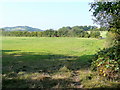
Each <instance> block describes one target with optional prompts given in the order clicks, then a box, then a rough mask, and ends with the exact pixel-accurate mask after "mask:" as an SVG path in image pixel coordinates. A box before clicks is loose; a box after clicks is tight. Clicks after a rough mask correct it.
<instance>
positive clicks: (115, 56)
mask: <svg viewBox="0 0 120 90" xmlns="http://www.w3.org/2000/svg"><path fill="white" fill-rule="evenodd" d="M99 1H101V2H93V3H91V9H90V11H93V16H94V21H95V22H96V23H98V24H99V25H101V26H104V27H106V28H107V29H108V31H109V36H110V37H108V39H107V40H108V41H111V43H112V44H113V45H112V46H110V47H108V48H105V49H103V50H101V51H100V52H98V53H97V54H96V57H95V59H94V61H93V62H92V67H93V68H96V69H97V71H98V73H99V74H100V75H102V76H106V77H108V78H116V77H118V78H119V75H120V73H119V72H120V58H119V57H120V53H119V51H120V1H117V0H111V2H108V1H109V0H99ZM113 1H114V2H113ZM110 39H111V40H110Z"/></svg>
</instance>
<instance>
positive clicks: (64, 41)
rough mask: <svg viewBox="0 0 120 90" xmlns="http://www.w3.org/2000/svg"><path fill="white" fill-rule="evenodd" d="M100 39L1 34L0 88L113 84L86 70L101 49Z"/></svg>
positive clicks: (73, 86)
mask: <svg viewBox="0 0 120 90" xmlns="http://www.w3.org/2000/svg"><path fill="white" fill-rule="evenodd" d="M104 42H105V40H104V39H93V38H77V37H76V38H75V37H74V38H72V37H40V38H37V37H3V39H2V45H3V47H2V54H3V58H2V65H3V67H2V73H3V74H2V75H3V76H2V77H3V88H66V87H67V88H96V87H108V86H112V85H113V84H114V83H110V82H108V81H106V80H105V81H103V80H104V79H103V78H101V77H99V76H98V75H97V74H96V73H95V72H92V71H91V70H90V63H91V61H92V58H93V56H94V54H95V53H96V52H97V51H98V50H99V49H102V48H104ZM115 85H116V84H115ZM113 87H114V85H113Z"/></svg>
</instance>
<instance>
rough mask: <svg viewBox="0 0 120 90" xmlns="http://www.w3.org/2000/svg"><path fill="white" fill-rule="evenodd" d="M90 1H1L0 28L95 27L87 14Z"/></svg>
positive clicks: (89, 13) (89, 14)
mask: <svg viewBox="0 0 120 90" xmlns="http://www.w3.org/2000/svg"><path fill="white" fill-rule="evenodd" d="M89 1H92V0H1V1H0V11H1V12H0V27H8V26H31V27H36V28H40V29H42V30H45V29H58V28H60V27H63V26H76V25H96V24H93V21H92V16H91V15H92V13H91V12H89V9H90V5H88V4H89Z"/></svg>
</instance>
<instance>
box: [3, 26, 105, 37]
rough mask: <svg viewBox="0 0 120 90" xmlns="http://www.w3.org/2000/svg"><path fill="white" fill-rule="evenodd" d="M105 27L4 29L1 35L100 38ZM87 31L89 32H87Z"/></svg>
mask: <svg viewBox="0 0 120 90" xmlns="http://www.w3.org/2000/svg"><path fill="white" fill-rule="evenodd" d="M104 30H105V28H104V27H102V28H99V29H98V28H97V27H96V26H74V27H69V26H68V27H62V28H59V29H58V30H53V29H48V30H45V31H36V32H35V31H34V32H30V31H5V30H4V29H3V30H2V35H3V36H16V37H84V38H89V37H92V38H100V37H101V36H100V31H104ZM88 31H89V32H88Z"/></svg>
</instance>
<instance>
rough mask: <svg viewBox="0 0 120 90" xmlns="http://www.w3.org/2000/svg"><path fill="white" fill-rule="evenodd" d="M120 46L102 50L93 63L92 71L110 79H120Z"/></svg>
mask: <svg viewBox="0 0 120 90" xmlns="http://www.w3.org/2000/svg"><path fill="white" fill-rule="evenodd" d="M118 50H119V51H120V46H113V47H111V48H106V49H103V50H100V51H99V52H98V53H97V54H96V55H95V57H94V59H93V62H92V66H91V67H92V70H97V71H98V74H99V75H102V76H106V77H108V78H118V77H119V74H120V53H119V52H118Z"/></svg>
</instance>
